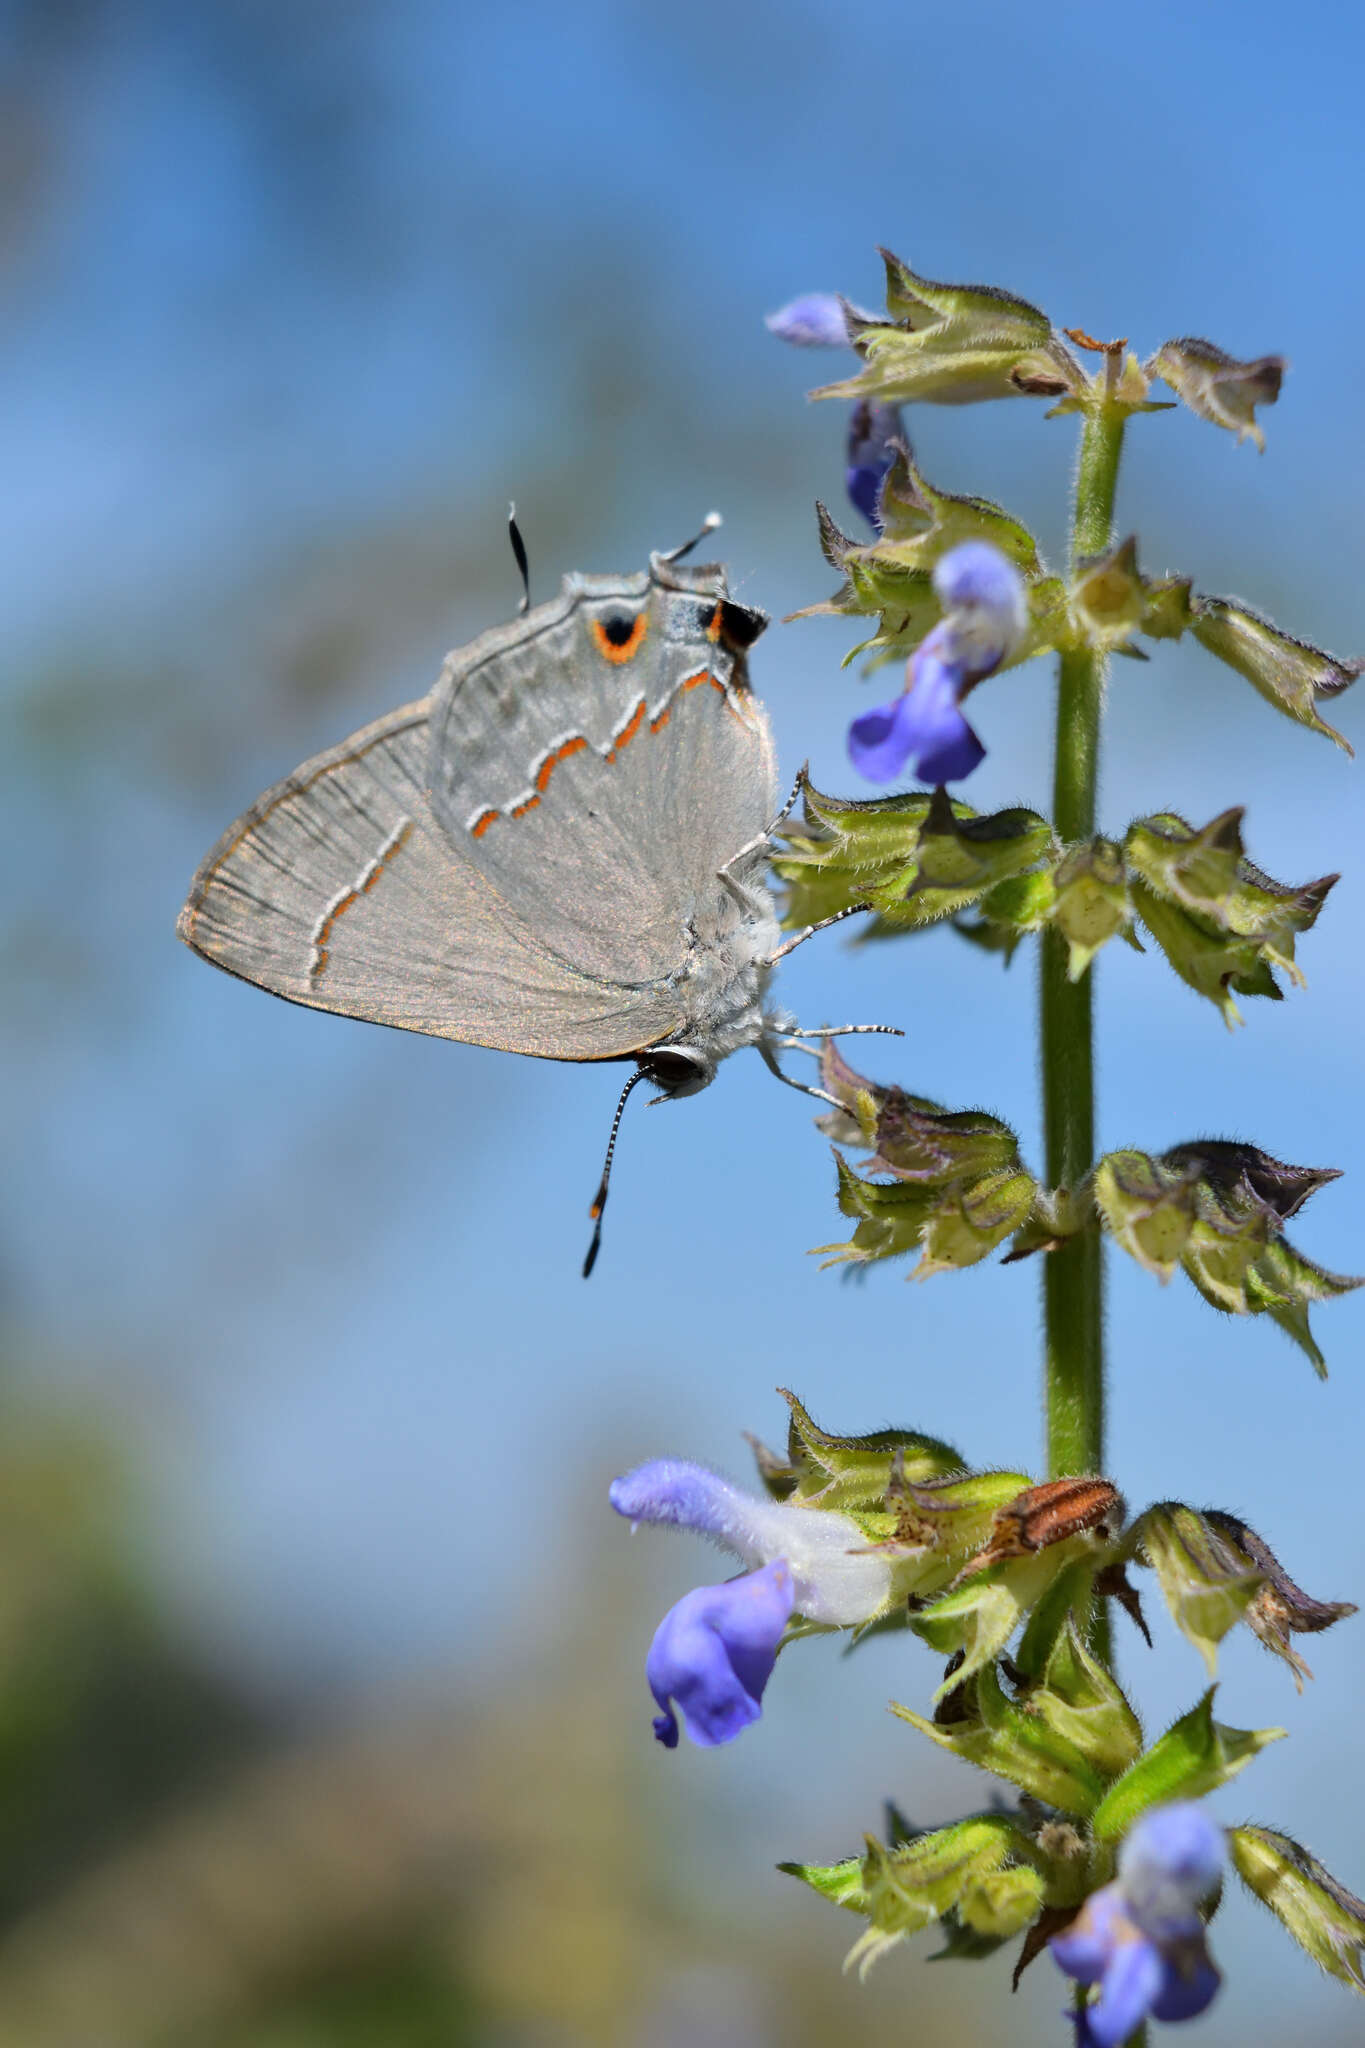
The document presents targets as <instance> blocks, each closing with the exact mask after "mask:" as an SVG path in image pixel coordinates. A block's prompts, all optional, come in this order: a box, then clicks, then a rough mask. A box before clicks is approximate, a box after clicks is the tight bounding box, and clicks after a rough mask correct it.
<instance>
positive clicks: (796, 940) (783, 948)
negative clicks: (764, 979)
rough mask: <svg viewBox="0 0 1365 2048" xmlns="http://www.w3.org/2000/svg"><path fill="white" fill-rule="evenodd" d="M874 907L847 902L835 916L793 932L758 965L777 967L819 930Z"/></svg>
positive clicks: (867, 904) (824, 918)
mask: <svg viewBox="0 0 1365 2048" xmlns="http://www.w3.org/2000/svg"><path fill="white" fill-rule="evenodd" d="M872 908H873V905H872V904H870V903H849V904H846V905H845V906H844V908H843V909H842V910H836V911H835V913H834V915H833V917H822V918H821V919H820V920H819V922H818V924H808V925H807V926H806V928H805V930H804V931H801V932H793V933H792V935H791V937H790V938H789V939H787V940H785V941H784V943H783V944H782V945H780V946H779V947H778V948H777V951H776V952H775V953H769V955H768V956H767V958H766V959H765V960H760V961H758V962H757V965H758V966H760V967H775V966H776V965H777V962H778V961H779V960H783V959H785V958H786V956H787V954H788V953H794V952H795V951H796V949H797V947H798V946H804V945H805V943H806V940H807V939H813V938H814V937H815V934H816V933H817V932H822V931H824V930H826V929H827V927H828V926H830V925H832V924H842V923H843V921H844V919H845V918H846V917H858V916H860V915H861V914H862V912H864V911H868V910H871V909H872Z"/></svg>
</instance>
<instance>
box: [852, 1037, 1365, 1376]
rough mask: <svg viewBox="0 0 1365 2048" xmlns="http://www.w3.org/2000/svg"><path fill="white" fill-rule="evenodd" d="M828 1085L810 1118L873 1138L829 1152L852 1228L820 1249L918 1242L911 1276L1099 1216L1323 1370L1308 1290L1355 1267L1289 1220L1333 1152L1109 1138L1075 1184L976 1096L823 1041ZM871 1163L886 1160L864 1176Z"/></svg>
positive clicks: (1061, 1236) (876, 1249) (863, 1253)
mask: <svg viewBox="0 0 1365 2048" xmlns="http://www.w3.org/2000/svg"><path fill="white" fill-rule="evenodd" d="M821 1078H822V1081H823V1084H824V1087H825V1090H826V1093H828V1094H830V1095H832V1096H834V1097H835V1098H836V1100H837V1102H838V1104H839V1105H840V1106H839V1107H838V1108H837V1109H836V1110H834V1111H833V1112H832V1113H831V1114H830V1115H828V1116H825V1117H822V1118H820V1119H818V1122H819V1126H820V1128H821V1129H822V1130H824V1131H825V1133H826V1134H827V1135H828V1136H829V1137H830V1138H832V1139H833V1140H834V1141H835V1143H836V1145H851V1146H860V1147H863V1148H865V1149H866V1150H867V1151H868V1152H870V1153H871V1157H870V1159H868V1161H867V1162H866V1165H865V1169H864V1171H863V1172H862V1173H858V1172H855V1170H854V1168H853V1167H852V1166H850V1165H849V1163H848V1161H847V1159H846V1158H844V1156H843V1154H842V1153H838V1152H836V1155H835V1158H836V1165H837V1170H838V1177H839V1207H840V1210H841V1212H842V1213H843V1214H844V1215H845V1216H846V1217H848V1218H850V1219H851V1220H852V1221H853V1223H854V1231H853V1235H852V1237H851V1238H849V1239H847V1240H845V1241H844V1242H841V1243H837V1244H829V1245H822V1246H819V1247H817V1250H818V1251H819V1252H820V1253H822V1254H823V1255H824V1256H825V1258H826V1261H827V1263H828V1264H831V1265H847V1264H855V1265H867V1264H869V1263H873V1262H876V1261H878V1260H882V1259H890V1258H898V1257H900V1256H902V1255H904V1254H908V1253H911V1252H918V1253H919V1258H918V1261H917V1263H916V1265H915V1266H914V1268H913V1269H912V1275H911V1277H914V1278H919V1279H927V1278H929V1277H930V1276H931V1275H932V1274H935V1273H941V1272H951V1271H959V1270H961V1269H963V1268H965V1267H967V1266H974V1265H977V1264H979V1262H980V1261H981V1260H982V1259H984V1258H986V1257H988V1256H989V1255H990V1253H991V1252H992V1251H995V1250H997V1249H998V1248H999V1247H1000V1246H1001V1245H1002V1244H1003V1243H1004V1242H1005V1240H1006V1239H1007V1238H1008V1239H1010V1240H1011V1248H1010V1252H1009V1257H1010V1258H1011V1259H1022V1258H1024V1257H1026V1256H1028V1255H1029V1254H1032V1253H1044V1254H1049V1253H1052V1252H1055V1251H1057V1250H1059V1249H1061V1248H1062V1247H1063V1246H1064V1245H1065V1244H1066V1243H1067V1242H1068V1240H1069V1239H1071V1238H1073V1237H1075V1236H1076V1235H1077V1234H1078V1233H1079V1232H1081V1231H1085V1230H1094V1229H1097V1228H1098V1229H1102V1230H1104V1231H1106V1232H1107V1233H1108V1234H1109V1235H1110V1236H1111V1237H1112V1238H1113V1239H1114V1240H1115V1242H1116V1243H1117V1244H1119V1245H1120V1246H1121V1247H1122V1248H1123V1250H1124V1251H1126V1252H1127V1253H1128V1254H1129V1256H1130V1257H1132V1258H1134V1259H1136V1260H1137V1262H1138V1264H1139V1265H1140V1266H1143V1267H1144V1268H1145V1269H1146V1270H1147V1271H1148V1272H1149V1273H1152V1274H1153V1275H1154V1276H1155V1277H1156V1278H1157V1279H1159V1280H1161V1281H1163V1282H1164V1281H1168V1280H1169V1279H1170V1278H1171V1276H1172V1275H1173V1274H1174V1273H1175V1272H1176V1270H1177V1268H1179V1269H1180V1270H1182V1271H1183V1272H1184V1273H1185V1274H1186V1276H1187V1277H1188V1278H1189V1280H1190V1281H1191V1282H1192V1284H1193V1285H1194V1286H1195V1287H1196V1288H1198V1290H1199V1292H1200V1293H1201V1294H1202V1295H1203V1296H1204V1299H1205V1300H1206V1301H1208V1302H1210V1303H1211V1304H1212V1305H1213V1306H1214V1307H1215V1308H1219V1309H1223V1310H1225V1311H1226V1312H1227V1313H1229V1314H1231V1315H1247V1316H1254V1315H1269V1316H1270V1317H1271V1318H1272V1320H1273V1321H1274V1322H1276V1323H1278V1324H1279V1326H1280V1328H1281V1329H1283V1330H1284V1331H1285V1332H1286V1333H1287V1335H1289V1336H1290V1337H1292V1338H1293V1340H1294V1342H1295V1343H1296V1344H1297V1345H1298V1346H1299V1347H1300V1349H1301V1350H1302V1351H1303V1352H1304V1353H1305V1354H1306V1356H1307V1357H1308V1358H1309V1359H1310V1360H1311V1362H1312V1364H1313V1367H1314V1369H1315V1371H1317V1372H1318V1373H1319V1374H1320V1375H1322V1376H1324V1377H1325V1375H1326V1370H1327V1368H1326V1364H1325V1362H1324V1360H1323V1356H1322V1352H1321V1351H1320V1349H1319V1348H1318V1345H1317V1343H1316V1340H1315V1339H1314V1337H1313V1334H1312V1331H1311V1329H1310V1327H1309V1321H1308V1312H1309V1309H1310V1307H1311V1306H1312V1305H1313V1303H1315V1302H1320V1301H1332V1300H1335V1299H1337V1298H1338V1297H1339V1296H1340V1295H1342V1294H1347V1293H1350V1292H1351V1290H1352V1289H1353V1288H1355V1287H1358V1286H1359V1285H1360V1284H1361V1282H1360V1281H1359V1280H1358V1279H1356V1278H1353V1277H1352V1276H1350V1275H1347V1274H1341V1273H1332V1272H1329V1271H1328V1270H1327V1269H1326V1268H1325V1267H1322V1266H1318V1265H1315V1264H1314V1263H1313V1261H1312V1260H1310V1259H1307V1258H1305V1257H1304V1256H1303V1254H1302V1253H1301V1252H1299V1251H1296V1250H1295V1248H1294V1247H1293V1246H1292V1245H1291V1244H1289V1243H1288V1241H1287V1240H1286V1238H1285V1235H1284V1226H1285V1224H1286V1223H1287V1222H1288V1221H1289V1220H1290V1219H1291V1218H1292V1217H1294V1216H1295V1215H1297V1213H1298V1211H1299V1210H1300V1209H1301V1208H1302V1207H1303V1205H1304V1203H1305V1202H1306V1201H1307V1200H1308V1198H1309V1196H1310V1195H1312V1194H1313V1193H1314V1192H1315V1191H1316V1190H1317V1189H1318V1188H1320V1187H1323V1186H1325V1185H1326V1184H1327V1182H1329V1181H1332V1180H1335V1179H1337V1177H1338V1175H1337V1172H1336V1169H1335V1168H1332V1167H1309V1166H1291V1165H1289V1164H1287V1163H1286V1162H1285V1161H1283V1160H1279V1159H1275V1158H1273V1157H1272V1156H1271V1155H1270V1154H1269V1153H1268V1152H1262V1151H1261V1150H1260V1149H1259V1148H1258V1147H1257V1146H1255V1145H1245V1144H1238V1143H1234V1142H1232V1141H1231V1140H1227V1139H1217V1138H1204V1139H1200V1140H1198V1141H1197V1142H1196V1143H1193V1144H1185V1145H1174V1146H1172V1147H1171V1148H1170V1149H1169V1150H1168V1151H1166V1152H1161V1153H1150V1152H1142V1151H1138V1150H1137V1149H1136V1148H1130V1149H1127V1150H1123V1151H1117V1152H1107V1153H1105V1154H1104V1156H1103V1157H1102V1158H1101V1159H1100V1160H1099V1161H1098V1162H1097V1163H1096V1165H1095V1167H1094V1168H1093V1170H1092V1171H1091V1173H1090V1174H1088V1175H1087V1176H1086V1177H1085V1179H1084V1180H1083V1181H1082V1182H1081V1183H1080V1185H1079V1186H1078V1187H1076V1188H1073V1189H1049V1188H1045V1187H1043V1186H1042V1184H1041V1183H1040V1182H1039V1181H1038V1180H1037V1178H1036V1177H1035V1176H1034V1174H1032V1173H1031V1172H1030V1170H1029V1168H1028V1167H1027V1166H1026V1165H1025V1164H1024V1162H1023V1160H1022V1158H1021V1156H1020V1152H1019V1143H1018V1139H1017V1137H1016V1136H1015V1133H1014V1132H1013V1131H1012V1130H1011V1129H1010V1127H1009V1125H1008V1124H1006V1123H1004V1122H1002V1120H1001V1119H1000V1118H998V1117H995V1116H991V1115H989V1114H988V1113H987V1112H986V1111H984V1110H945V1109H942V1108H941V1107H940V1106H939V1105H938V1104H937V1103H934V1102H930V1101H928V1100H927V1099H925V1098H924V1097H921V1096H913V1095H909V1094H907V1093H906V1092H905V1091H904V1090H902V1089H898V1088H889V1087H883V1086H880V1085H878V1084H875V1083H872V1082H869V1081H868V1080H866V1079H865V1078H864V1077H863V1076H862V1075H860V1074H857V1073H855V1072H854V1070H853V1069H852V1068H851V1067H850V1066H849V1065H848V1064H847V1062H846V1061H845V1060H844V1059H843V1058H842V1056H841V1055H840V1054H839V1053H838V1052H837V1050H836V1049H835V1047H834V1045H833V1044H832V1042H831V1043H827V1045H826V1048H825V1051H824V1053H823V1054H822V1060H821ZM873 1175H878V1176H885V1177H884V1178H872V1176H873Z"/></svg>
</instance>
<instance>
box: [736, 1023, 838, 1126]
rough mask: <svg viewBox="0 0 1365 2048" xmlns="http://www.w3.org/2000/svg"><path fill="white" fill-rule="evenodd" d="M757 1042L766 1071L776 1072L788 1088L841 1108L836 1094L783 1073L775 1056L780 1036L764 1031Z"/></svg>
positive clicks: (832, 1107) (803, 1048)
mask: <svg viewBox="0 0 1365 2048" xmlns="http://www.w3.org/2000/svg"><path fill="white" fill-rule="evenodd" d="M757 1043H758V1050H759V1053H760V1054H761V1056H762V1059H763V1064H764V1066H765V1067H766V1068H767V1069H768V1072H769V1073H770V1074H776V1076H777V1078H778V1080H779V1081H781V1082H783V1083H784V1084H785V1085H786V1086H787V1087H788V1088H797V1089H799V1090H800V1092H801V1093H802V1094H803V1095H811V1096H814V1098H815V1100H816V1101H817V1102H827V1103H828V1104H829V1106H830V1108H831V1109H842V1108H843V1107H844V1105H843V1103H842V1102H840V1100H839V1098H838V1096H837V1095H829V1094H827V1093H826V1092H825V1090H824V1089H823V1088H812V1087H811V1086H810V1084H809V1082H806V1081H793V1079H792V1077H791V1075H790V1074H784V1073H783V1071H782V1066H781V1062H780V1061H779V1059H778V1057H777V1048H778V1046H779V1045H780V1044H781V1043H782V1040H781V1039H780V1038H771V1037H769V1035H768V1034H767V1033H766V1032H765V1033H764V1035H763V1037H762V1038H760V1039H759V1040H758V1041H757ZM802 1050H803V1051H804V1050H806V1048H805V1047H802Z"/></svg>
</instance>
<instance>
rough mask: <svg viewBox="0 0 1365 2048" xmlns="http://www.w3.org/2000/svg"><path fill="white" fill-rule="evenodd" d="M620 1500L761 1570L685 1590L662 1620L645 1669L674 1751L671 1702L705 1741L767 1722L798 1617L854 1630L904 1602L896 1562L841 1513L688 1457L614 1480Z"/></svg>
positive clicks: (634, 1515)
mask: <svg viewBox="0 0 1365 2048" xmlns="http://www.w3.org/2000/svg"><path fill="white" fill-rule="evenodd" d="M610 1499H611V1504H612V1506H613V1507H614V1508H615V1510H616V1512H617V1514H618V1515H624V1516H625V1518H626V1520H627V1521H629V1522H632V1523H636V1524H638V1523H640V1522H654V1523H659V1524H662V1525H664V1526H665V1527H671V1528H678V1529H692V1530H695V1531H696V1532H697V1533H698V1534H699V1535H702V1536H709V1537H710V1538H711V1539H712V1540H713V1541H714V1542H716V1543H719V1544H720V1545H721V1547H722V1548H723V1549H725V1550H728V1551H730V1552H732V1553H733V1554H734V1556H736V1557H738V1558H739V1560H740V1562H741V1563H742V1564H745V1565H748V1566H750V1567H751V1568H752V1567H755V1566H756V1567H758V1569H756V1570H755V1569H750V1571H749V1572H748V1575H747V1576H746V1577H744V1578H741V1579H732V1580H730V1581H729V1583H728V1584H726V1585H723V1586H699V1587H698V1588H697V1589H696V1591H695V1592H692V1593H687V1594H685V1595H684V1597H683V1598H682V1599H681V1600H680V1601H679V1602H678V1604H677V1606H676V1607H674V1608H672V1609H671V1610H670V1612H669V1613H668V1614H666V1615H665V1616H664V1619H663V1621H662V1622H661V1623H660V1624H659V1628H658V1632H657V1633H656V1635H655V1637H654V1641H653V1643H652V1644H651V1646H650V1651H649V1656H648V1658H647V1660H646V1663H645V1676H646V1677H647V1678H648V1680H649V1688H650V1691H651V1692H652V1693H653V1695H654V1697H655V1699H656V1700H657V1701H658V1704H659V1706H660V1708H661V1709H662V1713H661V1714H660V1717H659V1718H658V1720H656V1721H655V1723H654V1732H655V1734H656V1735H657V1736H658V1738H659V1740H660V1742H662V1743H664V1744H665V1745H666V1747H668V1748H669V1749H672V1748H673V1746H674V1744H675V1743H676V1742H677V1739H678V1730H677V1723H676V1721H675V1720H674V1718H673V1714H672V1711H671V1709H670V1707H669V1701H670V1700H676V1701H677V1703H678V1705H679V1706H680V1707H681V1708H682V1711H683V1716H684V1718H685V1720H686V1722H687V1729H688V1733H689V1734H690V1735H691V1737H692V1739H693V1741H694V1742H699V1743H701V1744H702V1745H703V1746H706V1747H711V1746H713V1745H714V1744H716V1743H720V1742H730V1741H733V1739H734V1737H735V1736H736V1735H738V1734H739V1733H740V1731H741V1730H742V1729H744V1728H747V1727H748V1725H749V1723H750V1722H751V1721H756V1720H757V1719H758V1716H759V1701H760V1700H761V1698H762V1696H763V1688H764V1686H765V1685H766V1683H767V1681H768V1678H769V1675H770V1674H771V1671H772V1668H773V1659H774V1658H775V1657H776V1655H777V1645H778V1641H779V1639H780V1637H781V1634H782V1631H783V1629H784V1628H785V1627H786V1624H787V1621H788V1619H789V1617H790V1616H791V1615H792V1614H794V1613H795V1614H800V1615H803V1616H804V1617H805V1618H806V1619H807V1620H809V1621H814V1622H818V1623H820V1624H821V1625H822V1626H824V1627H827V1628H848V1627H851V1626H853V1625H854V1624H856V1623H858V1622H863V1621H870V1620H872V1619H873V1618H874V1617H875V1616H876V1615H879V1614H884V1613H885V1612H886V1611H887V1610H888V1608H889V1607H890V1606H891V1605H892V1604H893V1602H892V1571H891V1566H890V1564H889V1563H888V1562H887V1560H886V1558H885V1557H883V1556H880V1555H878V1554H877V1553H876V1552H874V1551H871V1550H869V1548H868V1545H867V1540H866V1538H865V1536H864V1535H863V1533H862V1531H861V1530H860V1529H859V1527H858V1525H857V1523H856V1522H854V1521H852V1520H851V1519H850V1518H849V1517H848V1516H847V1515H842V1514H839V1513H838V1512H837V1511H836V1510H833V1509H822V1508H817V1507H804V1506H798V1505H796V1504H795V1503H794V1502H790V1501H776V1500H769V1499H766V1498H760V1497H759V1496H758V1495H757V1494H752V1493H748V1492H746V1491H745V1489H744V1488H743V1487H740V1486H734V1485H732V1484H731V1482H730V1481H729V1480H728V1479H722V1478H721V1477H720V1475H719V1474H718V1473H716V1472H711V1471H708V1469H707V1467H706V1466H705V1465H694V1464H692V1463H690V1462H689V1461H688V1460H687V1459H684V1458H654V1459H652V1460H651V1461H650V1463H649V1464H647V1465H638V1466H637V1467H636V1468H635V1470H634V1471H633V1472H627V1473H626V1474H625V1476H624V1477H623V1478H621V1479H615V1480H613V1481H612V1485H611V1493H610Z"/></svg>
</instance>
